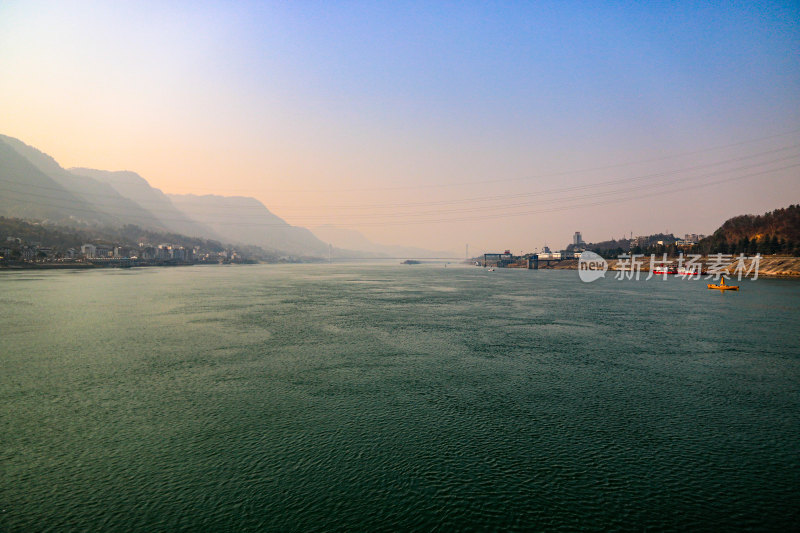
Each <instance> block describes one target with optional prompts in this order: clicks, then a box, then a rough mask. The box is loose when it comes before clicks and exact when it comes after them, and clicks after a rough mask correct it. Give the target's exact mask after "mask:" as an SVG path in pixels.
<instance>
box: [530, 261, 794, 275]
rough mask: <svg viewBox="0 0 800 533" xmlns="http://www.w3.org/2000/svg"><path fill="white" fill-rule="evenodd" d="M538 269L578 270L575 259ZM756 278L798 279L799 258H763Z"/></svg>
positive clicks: (645, 267)
mask: <svg viewBox="0 0 800 533" xmlns="http://www.w3.org/2000/svg"><path fill="white" fill-rule="evenodd" d="M668 259H669V260H670V261H672V262H673V263H672V264H673V265H677V261H678V258H677V257H670V258H668ZM641 261H642V266H641V271H642V272H649V271H650V258H649V257H644V258H642V259H641ZM713 261H714V256H711V257H710V258H708V257H703V258H702V263H703V265H705V266H708V265H709V264H711V263H713ZM619 263H620V261H619V260H618V259H609V260H608V269H609V270H619V269H620V268H619ZM745 264H746V265H747V266H749V265H750V259H749V258H748V259H747V261H746V263H745ZM539 268H540V269H552V270H577V269H578V260H577V259H565V260H563V261H558V262H553V263H551V264H549V265H543V264H540V265H539ZM735 269H736V261H735V260H733V261H731V264H730V265H729V266H727V267H726V268H725V269H723V270H724V271H725V272H727V274H728V275H730V274H731V272H733V271H734V270H735ZM758 277H764V278H794V279H800V257H787V256H765V257H762V258H761V261H760V262H759V265H758Z"/></svg>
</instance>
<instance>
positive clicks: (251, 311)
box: [0, 264, 800, 531]
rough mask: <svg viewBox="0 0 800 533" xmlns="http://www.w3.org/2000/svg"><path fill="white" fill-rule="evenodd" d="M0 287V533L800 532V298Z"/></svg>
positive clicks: (427, 277) (453, 284)
mask: <svg viewBox="0 0 800 533" xmlns="http://www.w3.org/2000/svg"><path fill="white" fill-rule="evenodd" d="M740 284H741V285H742V290H741V291H740V292H739V293H737V294H720V293H718V292H717V291H708V290H706V289H705V287H704V286H703V285H702V282H690V281H684V280H679V279H669V280H667V281H661V280H651V281H649V282H644V281H640V282H636V281H625V282H622V281H615V280H612V279H607V280H601V281H598V282H594V283H591V284H584V283H581V282H580V281H579V280H578V275H577V273H576V272H575V271H537V272H532V271H524V270H517V271H514V270H504V271H498V272H493V273H489V272H486V271H485V270H484V269H478V268H466V267H463V268H452V267H450V268H446V269H445V268H442V266H441V265H417V266H401V265H387V264H384V265H302V266H296V265H293V266H276V265H263V266H261V265H259V266H248V267H185V268H173V269H169V268H163V269H155V268H153V269H132V270H98V271H91V272H76V271H58V272H45V273H42V272H30V271H28V272H3V273H0V288H2V291H0V294H1V295H2V296H0V302H1V303H2V305H0V331H2V335H0V354H2V365H3V372H2V373H0V395H2V404H3V405H4V406H6V407H5V409H4V416H3V417H2V419H0V420H1V421H2V426H0V435H2V437H0V444H1V445H2V446H1V447H0V463H2V465H3V470H2V484H1V485H0V489H1V491H0V529H3V530H9V531H27V530H42V531H65V530H76V531H77V530H80V531H98V530H112V529H113V530H135V531H154V530H190V529H191V530H213V529H231V530H245V531H256V530H264V529H270V530H295V531H308V530H326V531H327V530H375V529H385V530H402V529H409V528H419V529H424V530H429V529H434V528H439V529H442V530H452V529H464V528H468V527H473V528H478V529H503V528H510V529H514V528H516V529H533V530H542V529H553V528H558V527H564V528H578V527H585V528H589V529H609V528H626V529H643V528H653V529H658V530H662V529H668V530H684V529H687V528H692V529H699V528H703V529H716V530H730V529H733V528H736V529H743V528H756V529H772V530H784V531H785V530H789V529H791V528H792V527H794V526H795V525H796V524H797V520H798V518H800V517H799V516H798V509H800V495H798V489H797V486H798V477H797V472H798V468H800V459H798V454H797V443H798V442H800V396H798V392H797V384H798V382H799V381H800V380H799V378H800V354H798V350H797V346H798V341H799V340H800V339H799V338H798V337H799V335H798V330H797V324H798V320H799V319H800V285H798V284H797V283H796V282H791V281H782V280H765V279H761V280H757V281H755V282H750V281H742V282H741V283H740Z"/></svg>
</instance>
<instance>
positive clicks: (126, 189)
mask: <svg viewBox="0 0 800 533" xmlns="http://www.w3.org/2000/svg"><path fill="white" fill-rule="evenodd" d="M70 172H73V173H75V174H80V175H83V176H88V177H90V178H93V179H95V180H97V181H100V182H103V183H106V184H108V185H109V186H111V187H112V188H113V189H114V190H115V191H116V192H117V193H118V194H120V195H121V196H124V197H126V198H129V199H131V200H133V201H134V202H136V203H137V204H138V205H140V206H142V207H143V208H144V209H147V210H148V211H149V212H150V213H151V214H152V216H153V217H154V218H155V219H157V220H158V222H159V224H161V225H162V226H164V227H166V228H167V229H169V230H170V231H172V232H174V233H180V234H182V235H186V236H189V237H200V236H202V237H205V238H207V239H214V240H220V239H221V237H220V236H219V235H218V234H217V233H215V232H214V230H212V229H211V228H210V227H208V226H206V225H204V224H202V223H200V222H198V221H196V220H194V219H192V218H191V217H190V216H188V215H187V214H186V213H184V212H182V211H181V210H179V209H178V208H176V207H175V205H174V204H173V203H172V201H171V200H170V199H169V197H168V196H167V195H166V194H164V193H163V192H162V191H161V190H160V189H156V188H155V187H153V186H151V185H150V184H149V183H148V182H147V180H145V179H144V178H143V177H141V176H140V175H139V174H137V173H135V172H131V171H129V170H121V171H109V170H96V169H91V168H71V169H70Z"/></svg>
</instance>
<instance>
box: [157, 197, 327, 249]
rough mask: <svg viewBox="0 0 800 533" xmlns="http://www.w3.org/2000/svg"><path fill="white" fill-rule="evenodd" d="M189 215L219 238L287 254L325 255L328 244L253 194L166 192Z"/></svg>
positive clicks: (176, 205)
mask: <svg viewBox="0 0 800 533" xmlns="http://www.w3.org/2000/svg"><path fill="white" fill-rule="evenodd" d="M168 198H169V199H170V201H171V202H172V203H173V204H174V205H175V207H177V208H178V209H179V210H180V211H181V212H183V213H185V214H186V215H187V216H188V217H189V218H191V219H192V220H195V221H197V222H199V223H201V224H204V225H206V226H208V227H210V228H211V229H212V230H213V231H214V233H215V234H217V235H220V236H221V237H222V239H223V240H226V241H229V242H239V243H247V244H254V245H256V246H261V247H262V248H264V249H267V250H273V251H282V252H287V253H290V254H312V255H317V256H321V257H324V256H327V254H328V246H327V245H326V244H325V243H324V242H322V241H320V240H319V239H317V238H316V237H315V236H314V235H313V234H312V233H311V232H310V231H308V230H307V229H306V228H301V227H299V226H292V225H290V224H288V223H287V222H286V221H285V220H283V219H282V218H280V217H278V216H277V215H275V214H273V213H272V212H271V211H270V210H269V209H267V207H266V206H265V205H264V204H262V203H261V202H259V201H258V200H256V199H255V198H250V197H244V196H216V195H211V194H209V195H203V196H197V195H194V194H170V195H168Z"/></svg>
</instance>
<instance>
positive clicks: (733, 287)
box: [708, 276, 739, 291]
mask: <svg viewBox="0 0 800 533" xmlns="http://www.w3.org/2000/svg"><path fill="white" fill-rule="evenodd" d="M708 288H709V289H717V290H718V291H738V290H739V286H738V285H725V277H724V276H723V277H720V279H719V285H714V284H713V283H709V284H708Z"/></svg>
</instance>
